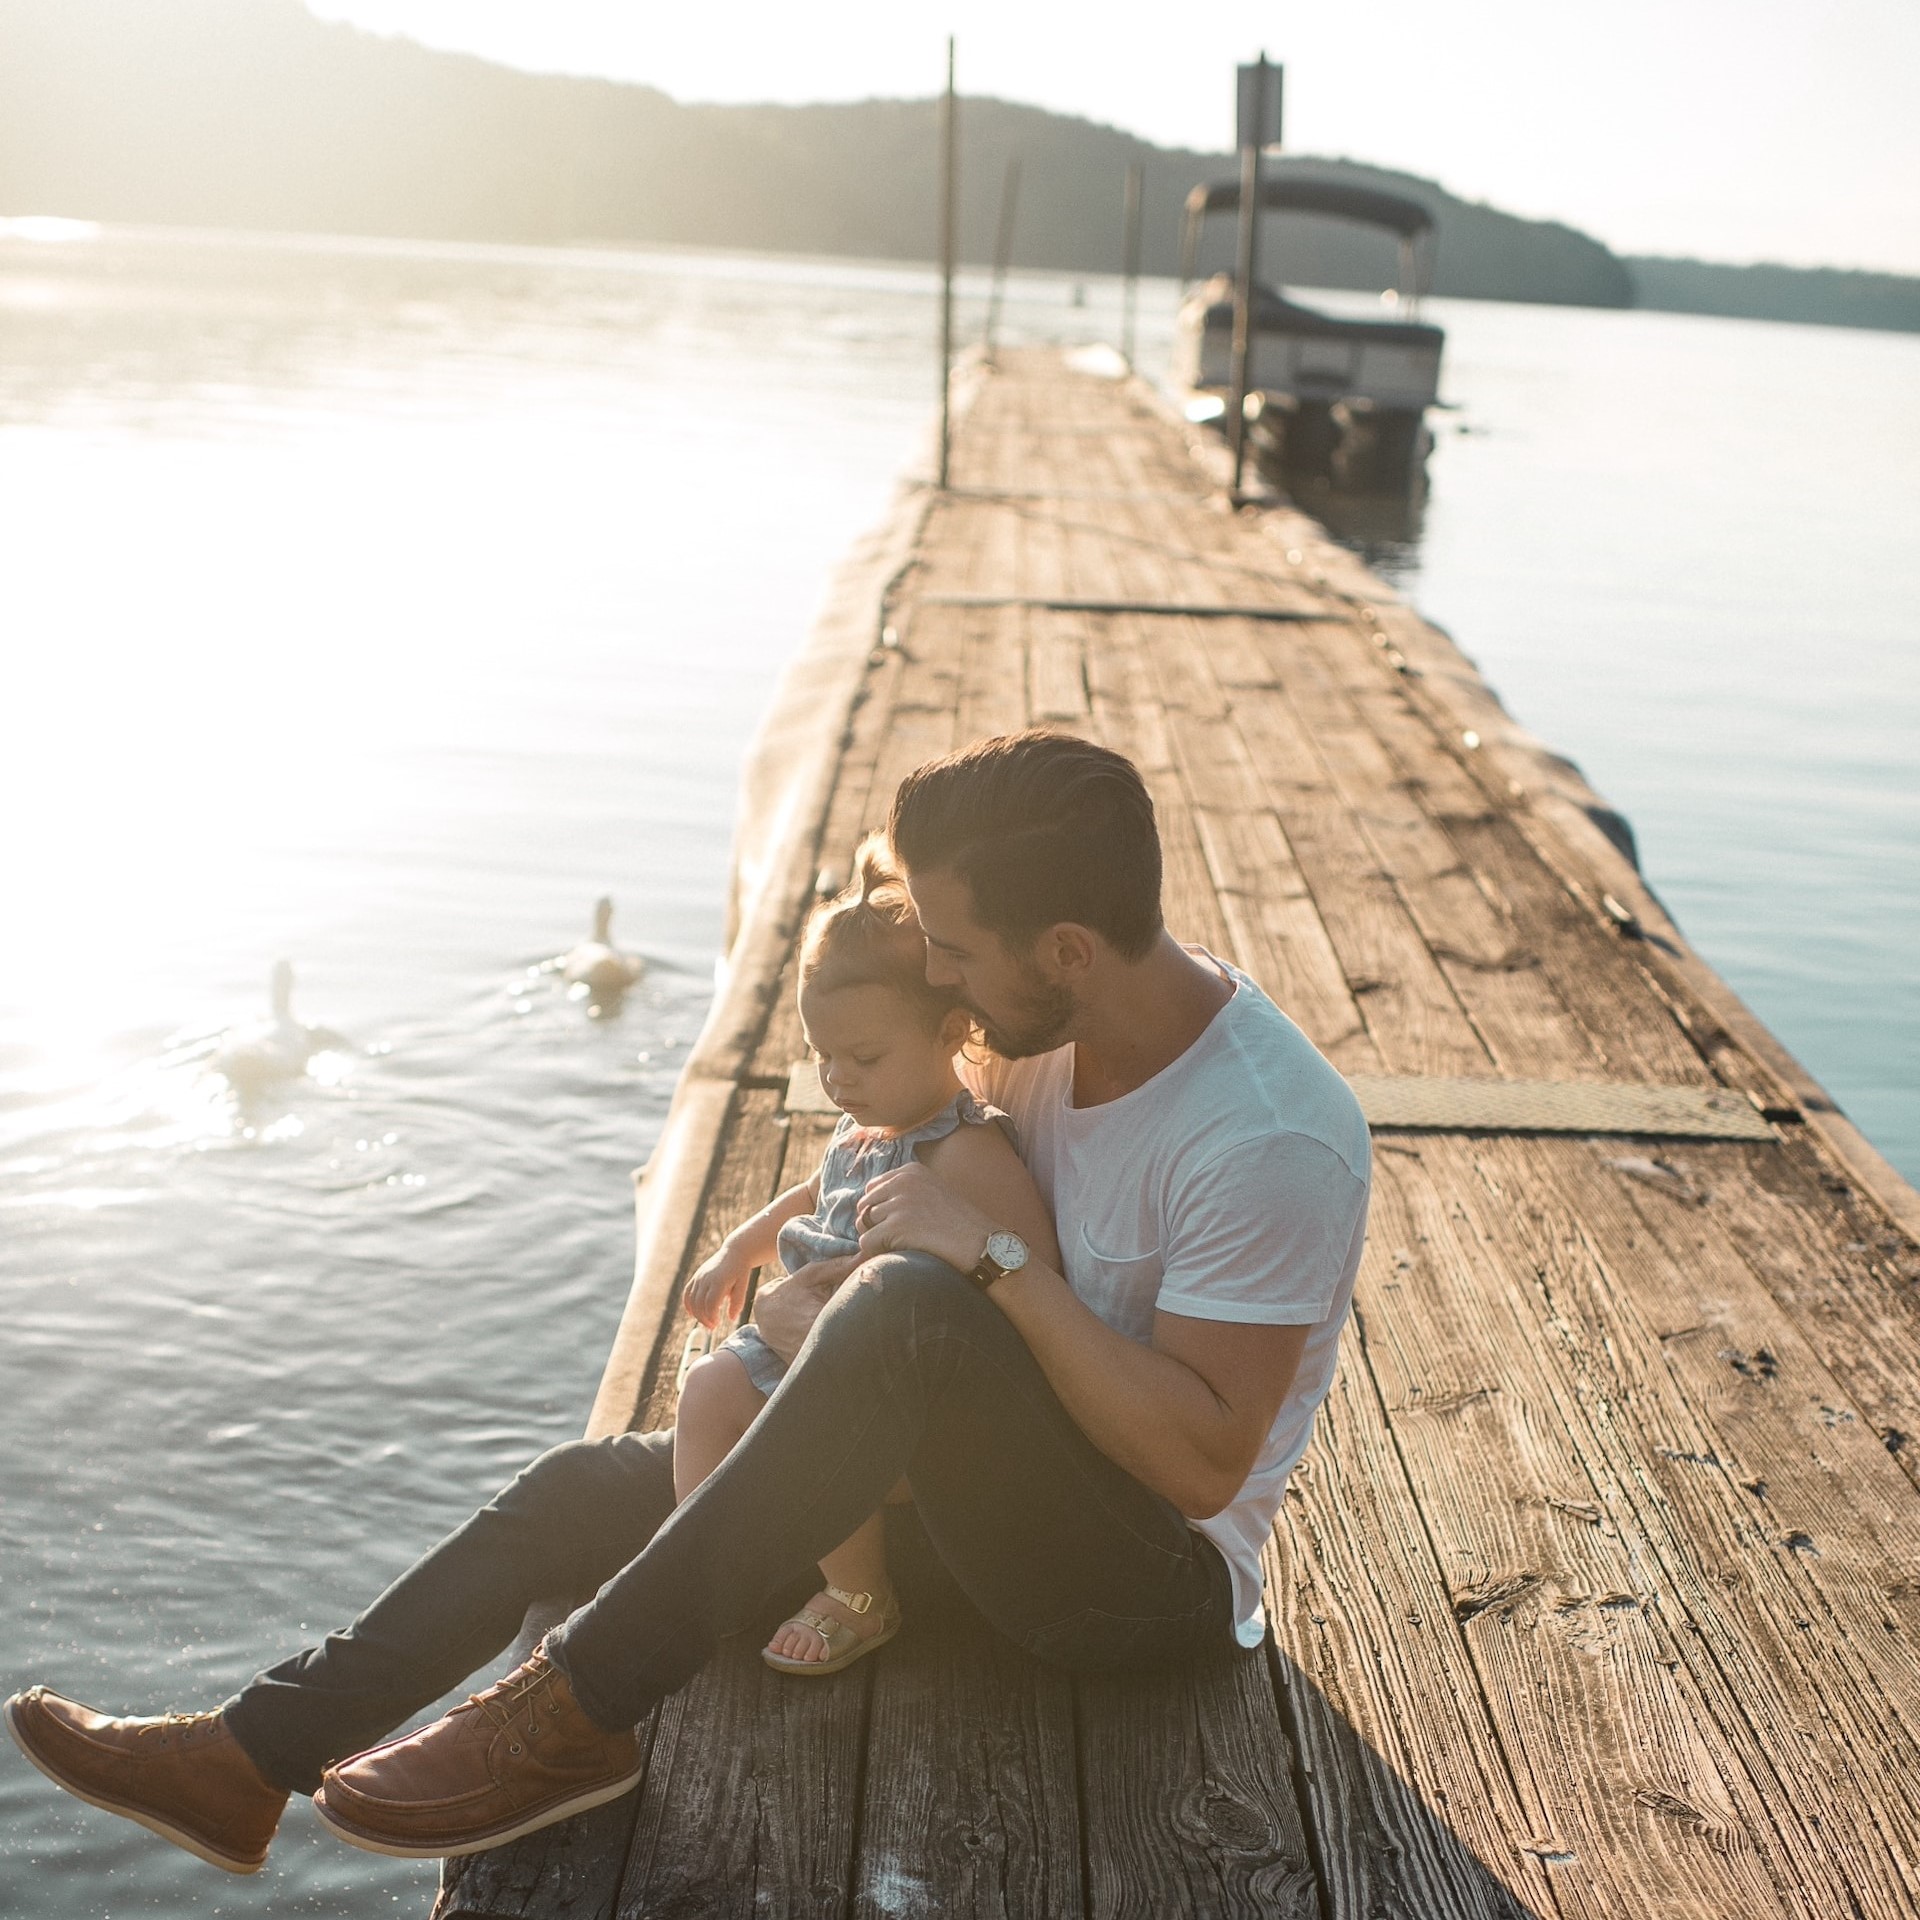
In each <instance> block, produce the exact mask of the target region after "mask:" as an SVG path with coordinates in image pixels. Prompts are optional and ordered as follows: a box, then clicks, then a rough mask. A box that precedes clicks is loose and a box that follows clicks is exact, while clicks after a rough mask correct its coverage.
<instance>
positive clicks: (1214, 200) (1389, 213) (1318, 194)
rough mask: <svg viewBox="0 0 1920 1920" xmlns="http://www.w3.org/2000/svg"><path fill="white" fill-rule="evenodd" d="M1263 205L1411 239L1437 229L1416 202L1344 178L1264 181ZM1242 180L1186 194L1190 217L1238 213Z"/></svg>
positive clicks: (1221, 182)
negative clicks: (1355, 223) (1356, 223)
mask: <svg viewBox="0 0 1920 1920" xmlns="http://www.w3.org/2000/svg"><path fill="white" fill-rule="evenodd" d="M1260 205H1261V208H1262V210H1263V211H1264V212H1267V213H1322V214H1326V215H1328V216H1329V217H1330V218H1332V219H1336V220H1358V221H1360V222H1361V223H1362V224H1363V225H1365V226H1369V227H1391V228H1392V229H1393V231H1394V232H1395V233H1397V234H1399V235H1400V236H1401V238H1402V239H1405V240H1411V239H1413V238H1414V237H1415V236H1416V235H1417V234H1422V233H1425V232H1426V231H1427V229H1428V228H1429V227H1431V226H1432V225H1433V215H1432V214H1431V213H1430V212H1429V211H1428V210H1427V209H1426V208H1425V207H1424V206H1422V205H1421V204H1420V202H1419V201H1418V200H1410V199H1408V198H1407V196H1406V195H1405V194H1403V193H1387V192H1385V191H1384V190H1383V189H1381V188H1379V187H1360V186H1355V185H1353V184H1352V183H1351V182H1350V181H1345V180H1288V179H1279V180H1265V181H1262V182H1261V186H1260ZM1239 208H1240V182H1239V181H1238V180H1215V181H1213V182H1211V183H1209V182H1206V181H1202V182H1201V184H1200V185H1199V186H1197V187H1195V188H1194V190H1193V191H1192V192H1191V193H1190V194H1188V195H1187V218H1188V219H1189V220H1201V219H1204V218H1205V217H1206V216H1207V215H1208V214H1210V213H1236V212H1238V211H1239Z"/></svg>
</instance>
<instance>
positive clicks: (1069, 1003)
mask: <svg viewBox="0 0 1920 1920" xmlns="http://www.w3.org/2000/svg"><path fill="white" fill-rule="evenodd" d="M1024 985H1025V991H1024V993H1023V995H1022V997H1021V999H1020V1002H1019V1004H1018V1005H1017V1006H1016V1007H1015V1008H1014V1010H1013V1012H1012V1013H1010V1014H1008V1015H1007V1016H1006V1018H1005V1019H1004V1020H990V1019H989V1018H988V1017H987V1016H986V1014H984V1013H983V1012H982V1011H981V1010H980V1009H979V1008H978V1007H977V1006H974V1005H973V1004H972V1003H971V1002H969V1003H968V1006H967V1011H968V1012H969V1013H971V1014H972V1015H973V1018H974V1023H975V1024H976V1025H977V1026H978V1027H979V1029H980V1036H981V1038H982V1039H983V1040H985V1041H986V1043H987V1045H988V1046H990V1047H991V1048H992V1049H993V1050H994V1052H995V1053H997V1054H998V1055H999V1056H1000V1058H1001V1059H1002V1060H1026V1059H1030V1058H1031V1057H1032V1056H1033V1055H1034V1054H1036V1053H1051V1052H1052V1051H1053V1050H1054V1048H1055V1047H1057V1046H1060V1045H1062V1044H1063V1043H1064V1042H1065V1040H1066V1037H1067V1030H1068V1028H1070V1027H1071V1026H1072V1025H1073V1016H1074V1013H1075V1012H1076V1010H1077V1009H1076V1005H1075V1001H1074V997H1073V994H1072V991H1071V990H1070V989H1069V988H1066V987H1063V986H1059V985H1057V984H1052V983H1049V982H1048V981H1045V980H1043V979H1041V978H1040V977H1039V972H1038V969H1034V970H1032V971H1030V972H1028V973H1027V974H1026V976H1025V982H1024Z"/></svg>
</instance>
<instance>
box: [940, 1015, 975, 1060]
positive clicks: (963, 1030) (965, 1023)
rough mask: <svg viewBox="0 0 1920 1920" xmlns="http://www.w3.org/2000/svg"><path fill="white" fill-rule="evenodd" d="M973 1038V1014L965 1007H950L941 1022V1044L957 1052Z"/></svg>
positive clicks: (949, 1050) (950, 1052)
mask: <svg viewBox="0 0 1920 1920" xmlns="http://www.w3.org/2000/svg"><path fill="white" fill-rule="evenodd" d="M972 1038H973V1015H972V1014H970V1013H969V1012H968V1011H967V1010H966V1008H965V1007H949V1008H948V1009H947V1012H946V1017H945V1018H944V1019H942V1021H941V1022H940V1044H941V1045H942V1046H943V1047H945V1048H946V1050H947V1052H948V1053H949V1054H955V1053H958V1052H959V1051H960V1049H961V1048H962V1047H964V1046H965V1045H966V1044H967V1042H968V1041H969V1040H971V1039H972Z"/></svg>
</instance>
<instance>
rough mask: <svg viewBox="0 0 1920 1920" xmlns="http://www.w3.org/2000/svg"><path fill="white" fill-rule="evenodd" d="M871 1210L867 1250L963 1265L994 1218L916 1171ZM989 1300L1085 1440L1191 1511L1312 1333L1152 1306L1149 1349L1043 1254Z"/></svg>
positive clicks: (1249, 1447)
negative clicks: (908, 1250)
mask: <svg viewBox="0 0 1920 1920" xmlns="http://www.w3.org/2000/svg"><path fill="white" fill-rule="evenodd" d="M862 1218H863V1220H864V1221H865V1222H866V1223H867V1224H866V1230H865V1232H864V1233H863V1235H862V1238H861V1242H860V1248H861V1252H862V1253H863V1254H865V1255H872V1254H875V1253H881V1252H885V1251H888V1250H890V1249H893V1248H902V1247H917V1248H920V1249H923V1250H924V1251H926V1252H928V1253H931V1254H934V1255H936V1256H937V1257H938V1258H940V1259H942V1260H945V1261H947V1262H949V1263H950V1264H951V1265H953V1266H956V1267H958V1268H960V1269H961V1270H962V1271H963V1272H964V1271H966V1270H967V1269H969V1268H971V1267H973V1266H974V1265H975V1264H976V1263H977V1262H978V1260H979V1258H980V1254H981V1251H982V1249H983V1248H984V1246H985V1244H986V1236H987V1234H988V1232H989V1231H990V1230H991V1229H992V1228H993V1227H994V1226H995V1225H996V1224H997V1223H996V1222H994V1221H992V1220H990V1219H989V1218H988V1217H987V1216H986V1215H985V1214H983V1213H981V1212H980V1211H979V1210H978V1209H977V1208H975V1207H973V1206H971V1205H969V1204H968V1203H967V1202H965V1201H963V1200H961V1199H959V1198H958V1197H957V1196H956V1195H954V1194H952V1193H950V1192H948V1191H947V1190H945V1189H944V1188H942V1187H941V1186H940V1184H939V1183H938V1182H937V1181H935V1180H934V1179H933V1178H932V1177H931V1175H929V1174H928V1173H927V1172H926V1170H925V1169H924V1168H919V1167H903V1168H901V1169H899V1170H898V1171H897V1172H894V1173H890V1174H887V1175H885V1176H884V1177H883V1178H882V1179H880V1180H876V1181H875V1182H874V1183H873V1185H872V1186H871V1187H870V1188H869V1189H868V1190H867V1193H866V1195H865V1196H864V1200H863V1209H862ZM988 1298H989V1299H991V1300H992V1301H993V1303H994V1304H995V1305H996V1306H997V1307H999V1308H1000V1310H1001V1311H1002V1312H1003V1313H1004V1314H1006V1316H1007V1318H1008V1319H1009V1320H1011V1321H1012V1322H1013V1323H1014V1325H1015V1326H1016V1327H1018V1328H1019V1330H1020V1333H1021V1336H1022V1338H1024V1339H1025V1341H1026V1343H1027V1345H1028V1346H1029V1347H1030V1348H1032V1350H1033V1354H1034V1357H1035V1359H1037V1360H1038V1361H1039V1362H1040V1366H1041V1369H1042V1371H1043V1372H1044V1373H1045V1374H1046V1376H1047V1381H1048V1384H1049V1385H1051V1386H1052V1388H1053V1390H1054V1392H1055V1393H1057V1394H1058V1395H1059V1396H1060V1399H1061V1402H1062V1404H1064V1405H1065V1407H1066V1409H1067V1411H1068V1412H1069V1413H1070V1414H1072V1416H1073V1418H1074V1420H1075V1421H1076V1423H1077V1424H1078V1425H1079V1427H1080V1429H1081V1431H1082V1432H1084V1433H1085V1434H1086V1436H1087V1438H1088V1439H1089V1440H1091V1441H1092V1442H1093V1444H1094V1445H1095V1446H1096V1447H1098V1448H1099V1449H1100V1451H1101V1452H1102V1453H1104V1454H1106V1455H1107V1457H1108V1458H1109V1459H1111V1460H1113V1461H1114V1462H1116V1463H1117V1464H1118V1465H1120V1466H1122V1467H1125V1468H1126V1470H1127V1471H1128V1472H1129V1473H1131V1474H1132V1475H1133V1476H1134V1478H1135V1479H1136V1480H1139V1481H1141V1482H1142V1483H1143V1484H1144V1485H1146V1486H1149V1487H1152V1488H1153V1489H1154V1491H1155V1492H1156V1493H1160V1494H1163V1495H1164V1496H1165V1497H1166V1498H1167V1499H1168V1500H1170V1501H1172V1502H1173V1504H1174V1505H1175V1506H1176V1507H1178V1508H1179V1510H1180V1511H1181V1512H1182V1513H1184V1514H1186V1515H1187V1516H1188V1518H1190V1519H1195V1520H1203V1519H1206V1518H1208V1517H1209V1516H1210V1515H1212V1514H1215V1513H1218V1512H1219V1511H1220V1510H1221V1509H1222V1508H1223V1507H1225V1506H1227V1505H1228V1504H1229V1503H1230V1502H1231V1501H1232V1500H1233V1498H1234V1496H1235V1495H1236V1494H1237V1493H1238V1492H1239V1491H1240V1488H1241V1487H1242V1486H1243V1485H1244V1484H1245V1482H1246V1478H1247V1475H1248V1473H1249V1472H1251V1471H1252V1468H1253V1463H1254V1461H1255V1460H1256V1459H1257V1458H1258V1457H1259V1452H1260V1448H1261V1445H1262V1444H1263V1442H1264V1441H1265V1439H1266V1437H1267V1434H1268V1433H1269V1431H1270V1430H1271V1429H1272V1426H1273V1421H1274V1416H1275V1415H1276V1414H1277V1413H1278V1412H1279V1410H1280V1403H1281V1402H1282V1401H1283V1400H1284V1399H1285V1398H1286V1396H1287V1392H1288V1390H1289V1389H1290V1388H1291V1387H1292V1385H1293V1378H1294V1375H1295V1373H1296V1372H1297V1371H1298V1370H1299V1366H1300V1356H1301V1353H1302V1352H1303V1350H1304V1349H1305V1346H1306V1340H1307V1333H1308V1331H1309V1329H1308V1328H1306V1327H1304V1326H1269V1325H1259V1324H1246V1323H1243V1322H1238V1321H1220V1320H1194V1319H1188V1318H1185V1317H1184V1316H1181V1315H1175V1314H1169V1313H1157V1314H1155V1316H1154V1333H1153V1344H1152V1345H1150V1346H1149V1345H1144V1344H1142V1343H1141V1342H1140V1341H1137V1340H1130V1339H1128V1338H1127V1337H1126V1336H1125V1335H1124V1334H1120V1333H1116V1332H1114V1330H1113V1329H1112V1328H1111V1327H1109V1326H1108V1325H1107V1324H1106V1323H1105V1322H1104V1321H1103V1320H1101V1319H1100V1318H1099V1317H1098V1316H1097V1315H1096V1314H1094V1313H1093V1312H1092V1311H1091V1310H1090V1309H1089V1308H1087V1307H1086V1306H1084V1305H1083V1304H1082V1303H1081V1301H1080V1300H1079V1299H1078V1298H1077V1297H1076V1296H1075V1294H1074V1292H1073V1290H1072V1288H1071V1287H1069V1286H1068V1285H1067V1283H1066V1281H1065V1280H1064V1279H1063V1278H1062V1277H1061V1275H1060V1274H1059V1273H1058V1272H1057V1271H1056V1270H1055V1269H1054V1268H1052V1267H1051V1266H1049V1265H1047V1264H1045V1263H1044V1262H1042V1261H1041V1260H1039V1259H1038V1258H1035V1259H1031V1260H1029V1261H1028V1263H1027V1265H1026V1266H1024V1267H1022V1268H1020V1269H1019V1270H1018V1271H1017V1272H1015V1273H1010V1274H1008V1275H1007V1276H1006V1278H1005V1279H1003V1280H1000V1281H998V1282H996V1283H995V1285H994V1286H993V1288H992V1290H991V1291H990V1293H989V1294H988Z"/></svg>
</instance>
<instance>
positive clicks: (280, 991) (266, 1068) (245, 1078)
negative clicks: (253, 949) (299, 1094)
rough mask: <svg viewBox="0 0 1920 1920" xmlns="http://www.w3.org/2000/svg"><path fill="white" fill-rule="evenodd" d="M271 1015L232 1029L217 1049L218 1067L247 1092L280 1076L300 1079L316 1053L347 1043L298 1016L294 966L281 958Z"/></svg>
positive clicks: (273, 980) (272, 983)
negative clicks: (294, 988) (303, 1021)
mask: <svg viewBox="0 0 1920 1920" xmlns="http://www.w3.org/2000/svg"><path fill="white" fill-rule="evenodd" d="M268 992H269V994H270V995H271V997H272V1003H273V1014H272V1017H271V1018H270V1019H266V1020H255V1021H251V1022H249V1023H248V1024H246V1025H244V1026H238V1027H230V1028H229V1029H228V1030H227V1032H226V1033H224V1034H223V1035H222V1036H221V1039H220V1044H219V1045H218V1047H216V1048H215V1049H214V1055H213V1068H214V1071H215V1072H216V1073H219V1074H223V1075H225V1077H226V1078H227V1079H228V1080H229V1081H230V1082H231V1083H232V1085H233V1086H234V1087H235V1088H236V1089H238V1090H239V1091H240V1092H242V1093H256V1092H258V1091H259V1090H260V1089H261V1088H263V1087H267V1086H271V1085H272V1084H273V1083H274V1082H275V1081H279V1080H296V1079H298V1078H299V1077H300V1075H301V1074H303V1073H305V1072H306V1070H307V1062H308V1061H309V1060H311V1059H312V1058H313V1056H314V1055H315V1054H316V1053H323V1052H325V1051H326V1050H327V1049H328V1048H329V1047H337V1046H341V1045H343V1044H344V1042H343V1041H342V1040H341V1037H340V1036H339V1035H338V1034H337V1033H334V1032H332V1031H331V1030H330V1029H328V1028H326V1027H309V1026H303V1025H302V1024H301V1023H300V1022H299V1021H298V1020H296V1019H295V1018H294V1017H293V967H292V964H291V963H290V962H288V961H285V960H276V961H275V962H274V965H273V972H272V973H271V974H270V975H269V976H268Z"/></svg>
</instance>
